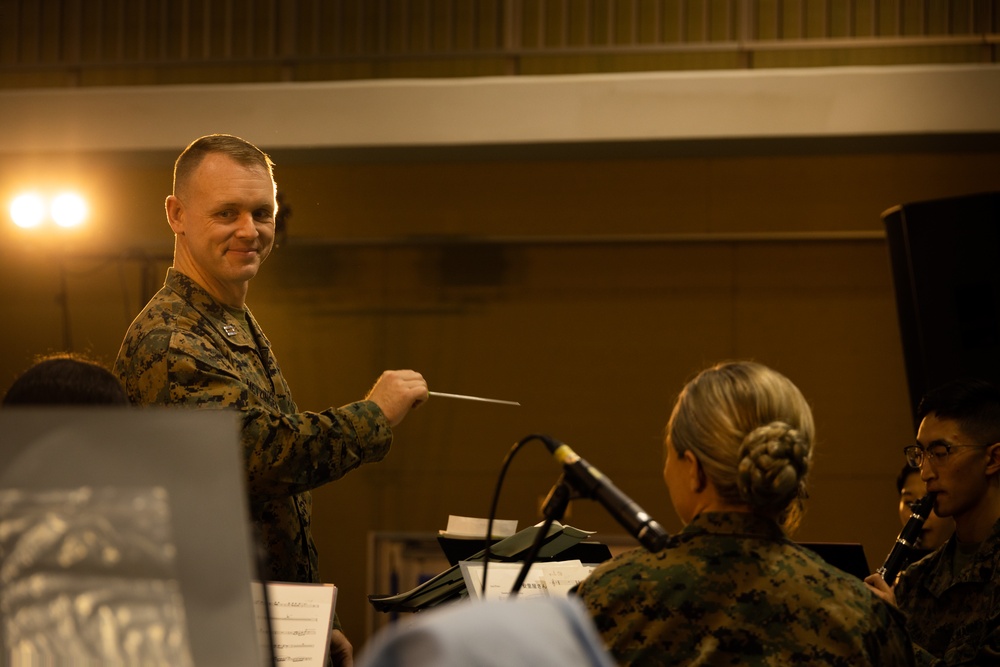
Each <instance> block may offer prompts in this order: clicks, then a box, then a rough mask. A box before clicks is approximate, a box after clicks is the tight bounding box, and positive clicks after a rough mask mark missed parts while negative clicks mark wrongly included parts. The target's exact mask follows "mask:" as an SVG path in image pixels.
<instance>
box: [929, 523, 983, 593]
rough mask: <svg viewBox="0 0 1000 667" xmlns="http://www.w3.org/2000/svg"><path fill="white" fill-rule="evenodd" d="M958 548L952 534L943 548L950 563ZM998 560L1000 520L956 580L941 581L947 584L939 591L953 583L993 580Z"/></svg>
mask: <svg viewBox="0 0 1000 667" xmlns="http://www.w3.org/2000/svg"><path fill="white" fill-rule="evenodd" d="M957 549H958V540H957V539H956V538H955V536H954V535H952V536H951V538H950V539H949V540H948V542H947V544H945V546H944V548H943V549H942V552H943V553H944V555H945V556H946V558H945V560H946V561H947V562H948V563H950V562H952V559H953V558H954V554H955V551H956V550H957ZM998 560H1000V520H998V521H997V522H996V523H994V524H993V532H991V533H990V534H989V536H988V537H987V538H986V539H985V540H983V541H982V543H981V544H980V545H979V548H978V549H976V553H975V555H973V557H972V561H971V562H970V563H969V564H968V565H967V566H966V567H965V568H964V569H963V570H962V571H961V572H959V574H958V576H957V577H955V579H954V580H952V581H942V582H940V583H942V584H945V585H943V586H942V588H941V590H939V591H937V592H938V593H939V594H940V593H941V592H943V590H944V589H946V588H948V586H950V585H951V584H957V583H966V582H971V583H983V584H985V583H988V582H990V581H992V579H993V576H994V574H995V573H996V570H997V565H998ZM930 588H932V589H933V588H934V586H930Z"/></svg>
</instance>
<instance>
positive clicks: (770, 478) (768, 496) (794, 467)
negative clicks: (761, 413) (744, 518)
mask: <svg viewBox="0 0 1000 667" xmlns="http://www.w3.org/2000/svg"><path fill="white" fill-rule="evenodd" d="M810 454H811V447H810V446H809V442H808V441H807V440H806V439H805V438H803V437H802V435H801V434H800V433H799V432H798V431H797V430H796V429H794V428H792V427H791V426H789V425H788V424H786V423H784V422H777V421H776V422H771V423H770V424H767V425H765V426H760V427H758V428H755V429H754V430H753V431H751V432H750V433H749V434H747V436H746V437H745V438H744V439H743V443H742V445H741V446H740V451H739V467H738V468H737V480H736V485H737V488H738V489H739V493H740V498H741V499H742V500H743V501H744V502H746V503H747V504H748V505H750V506H751V507H753V508H754V510H756V511H758V512H760V513H761V514H765V515H770V516H779V515H781V514H782V513H783V512H784V511H785V508H787V507H788V506H789V504H791V502H792V501H793V500H795V499H796V498H797V497H799V496H801V495H803V494H804V488H803V487H804V480H805V477H806V474H807V473H808V472H809V458H810Z"/></svg>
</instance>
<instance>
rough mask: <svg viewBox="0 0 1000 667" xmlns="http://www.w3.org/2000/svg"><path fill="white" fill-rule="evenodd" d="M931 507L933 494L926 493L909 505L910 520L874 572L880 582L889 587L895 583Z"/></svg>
mask: <svg viewBox="0 0 1000 667" xmlns="http://www.w3.org/2000/svg"><path fill="white" fill-rule="evenodd" d="M933 507H934V494H933V493H928V494H927V495H926V496H924V497H923V498H921V499H920V500H918V501H916V502H915V503H913V504H912V505H910V509H911V510H912V511H913V513H912V514H910V518H909V520H908V521H907V522H906V525H905V526H903V530H901V531H900V532H899V537H897V538H896V543H895V544H893V545H892V551H890V552H889V555H888V556H887V557H886V559H885V563H883V564H882V567H880V568H879V569H878V570H876V572H878V573H879V574H880V575H882V580H883V581H884V582H885V583H887V584H889V585H890V586H892V583H893V582H894V581H896V575H898V574H899V571H900V570H901V569H903V567H904V566H905V565H906V561H907V560H908V559H909V557H910V553H911V552H912V550H913V548H914V547H915V546H916V543H917V540H918V539H919V538H920V531H921V529H923V527H924V522H925V521H927V517H928V516H929V515H930V513H931V509H932V508H933Z"/></svg>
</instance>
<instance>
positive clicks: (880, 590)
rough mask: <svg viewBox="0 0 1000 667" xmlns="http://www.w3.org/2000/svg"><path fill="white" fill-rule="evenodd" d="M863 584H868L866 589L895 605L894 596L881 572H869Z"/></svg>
mask: <svg viewBox="0 0 1000 667" xmlns="http://www.w3.org/2000/svg"><path fill="white" fill-rule="evenodd" d="M865 584H866V585H867V586H868V590H870V591H871V592H872V593H873V594H875V595H876V596H877V597H879V598H881V599H882V600H884V601H886V602H888V603H889V604H891V605H892V606H893V607H895V606H896V596H895V594H894V593H893V592H892V588H890V587H889V584H887V583H885V580H884V579H883V578H882V575H881V574H878V573H877V572H876V573H875V574H869V575H868V576H867V577H866V578H865Z"/></svg>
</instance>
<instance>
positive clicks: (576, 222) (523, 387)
mask: <svg viewBox="0 0 1000 667" xmlns="http://www.w3.org/2000/svg"><path fill="white" fill-rule="evenodd" d="M956 146H957V144H956ZM265 148H266V144H265ZM274 156H275V158H276V160H277V162H278V165H279V166H278V172H277V175H278V179H279V184H280V186H281V190H282V191H283V192H284V193H285V195H286V196H287V199H288V202H289V203H290V204H291V206H292V209H293V215H292V218H291V222H290V229H291V236H290V238H289V240H288V241H287V242H286V244H285V245H284V247H282V248H281V249H279V250H278V251H276V252H275V254H274V255H273V256H272V258H271V259H270V260H268V263H267V264H266V265H265V267H264V269H263V271H262V273H261V274H260V275H259V276H258V278H257V279H256V280H255V282H254V284H253V285H252V287H251V291H250V296H249V304H250V306H251V308H252V309H253V310H254V313H255V315H256V316H257V318H258V319H259V320H260V322H261V323H262V325H263V326H264V328H265V330H266V331H267V333H268V335H269V337H270V338H271V341H272V343H273V344H274V349H275V351H276V353H277V355H278V359H279V361H280V362H281V365H282V367H283V369H284V371H285V373H286V375H287V378H288V380H289V382H290V384H291V386H292V389H293V392H294V393H295V396H296V398H297V400H298V402H299V405H300V407H302V408H305V409H318V408H323V407H325V406H327V405H330V404H335V405H336V404H342V403H346V402H349V401H351V400H354V399H357V398H359V397H360V396H361V395H363V394H364V392H365V391H366V389H367V388H368V387H369V386H370V384H371V383H372V382H373V381H374V379H375V377H376V376H377V374H378V373H379V372H380V371H381V370H382V369H384V368H398V367H411V368H415V369H418V370H420V371H422V372H423V373H424V374H425V376H426V377H427V379H428V381H429V382H430V385H431V387H432V388H433V389H438V390H440V391H447V392H457V393H470V394H479V395H485V396H495V397H499V398H507V399H513V400H518V401H520V402H521V403H522V407H520V408H509V407H500V406H490V405H481V404H473V403H465V402H455V401H448V400H445V399H434V400H432V401H431V402H429V403H428V404H427V405H425V406H423V407H421V408H420V409H419V410H417V411H416V412H414V413H412V414H411V415H410V416H409V417H408V418H407V420H406V421H405V422H404V424H403V425H402V426H401V427H400V428H399V429H398V431H397V433H396V441H395V444H394V446H393V450H392V452H391V453H390V454H389V456H388V458H387V459H386V460H385V461H384V462H383V463H381V464H379V465H375V466H369V467H367V468H364V469H361V470H359V471H356V472H354V473H352V474H351V475H349V476H348V477H346V478H345V479H343V480H341V481H340V482H337V483H335V484H331V485H329V486H327V487H325V488H323V489H320V490H318V491H317V493H316V513H315V522H316V524H315V533H316V538H317V541H318V543H319V546H320V550H321V555H322V561H321V566H322V568H323V572H324V575H325V576H326V577H327V578H328V580H330V581H333V582H335V583H336V584H337V585H338V586H339V587H340V598H339V601H338V608H339V610H340V613H341V616H342V619H343V622H344V625H345V627H346V629H347V631H348V634H349V636H350V637H351V638H352V639H353V640H354V641H355V644H356V645H358V646H360V645H361V644H362V643H363V641H364V639H365V636H364V633H365V630H364V616H365V614H366V612H367V609H368V607H367V602H366V597H365V596H366V595H367V594H368V593H372V592H380V591H368V590H365V576H366V553H365V548H366V535H367V533H368V531H371V530H400V531H411V530H415V531H435V530H437V529H439V528H443V527H444V525H445V523H446V521H447V516H448V514H468V515H485V513H486V512H487V510H488V507H489V501H490V498H491V495H492V492H493V487H494V484H495V481H496V475H497V473H498V471H499V466H500V462H501V460H502V458H503V457H504V455H505V454H506V452H507V451H508V449H509V448H510V447H511V445H512V444H513V443H514V442H515V441H516V440H518V439H520V438H522V437H524V436H526V435H528V434H530V433H536V432H545V433H549V434H551V435H553V436H555V437H557V438H559V439H562V440H564V441H566V442H568V443H569V444H571V445H572V446H573V447H574V449H576V451H577V452H578V453H580V454H581V455H583V456H584V457H585V458H587V459H588V460H590V461H591V462H592V463H593V464H594V465H596V466H597V467H599V468H601V469H602V470H603V471H604V472H605V473H606V474H608V475H609V476H610V477H611V478H612V479H613V480H614V481H615V482H616V483H617V484H618V486H620V487H621V488H622V489H623V490H625V491H626V492H627V493H628V494H630V495H631V496H632V497H633V498H634V499H635V500H636V501H637V502H638V503H639V504H640V505H642V506H643V507H644V508H645V509H646V510H647V511H649V512H650V513H652V514H653V515H654V516H655V517H656V518H657V519H659V520H660V521H661V522H662V523H664V524H665V526H666V527H667V528H668V529H669V530H671V531H675V530H677V529H678V528H679V524H678V522H677V520H676V518H675V516H674V514H673V511H672V509H671V507H670V504H669V500H668V497H667V495H666V492H665V489H664V487H663V483H662V480H661V477H660V467H661V461H662V455H661V444H660V439H661V434H662V429H663V426H664V423H665V421H666V418H667V414H668V411H669V408H670V405H671V401H672V399H673V397H674V395H675V394H676V392H677V390H678V389H679V388H680V386H681V385H682V384H683V382H684V380H685V379H686V378H687V377H689V376H690V375H691V374H692V373H694V372H695V371H697V370H699V369H700V368H702V367H704V366H705V365H707V364H710V363H713V362H716V361H718V360H721V359H730V358H754V359H757V360H759V361H762V362H764V363H767V364H769V365H772V366H773V367H775V368H777V369H779V370H781V371H782V372H784V373H786V374H787V375H788V376H789V377H791V378H792V379H793V380H794V381H795V382H797V383H798V384H799V386H800V387H801V388H802V389H803V391H804V393H805V394H806V396H807V397H808V398H809V399H810V400H811V402H812V405H813V407H814V410H815V414H816V419H817V423H818V433H819V439H820V441H819V444H818V447H817V456H816V467H815V474H814V476H813V483H812V489H811V500H810V503H809V509H808V514H807V518H806V521H805V523H804V525H803V527H802V529H801V531H800V533H799V534H798V535H797V537H798V538H800V539H802V540H810V541H826V540H829V541H860V542H862V543H863V544H864V546H865V548H866V551H867V553H868V557H869V561H870V564H871V565H872V567H873V568H874V567H877V566H878V565H879V564H880V563H881V560H882V559H883V558H884V557H885V555H886V553H887V552H888V550H889V548H890V546H891V544H892V542H893V540H894V539H895V536H896V533H897V532H898V530H899V525H898V519H897V515H896V511H895V490H894V488H893V480H894V477H895V474H896V472H897V470H898V468H899V465H900V464H901V463H902V457H901V455H900V451H899V450H900V448H901V447H902V446H903V445H904V444H905V443H906V442H907V441H908V440H909V439H910V438H911V437H912V433H911V427H910V423H909V415H908V403H907V396H906V393H905V392H906V384H905V376H904V369H903V361H902V353H901V349H900V344H899V336H898V330H897V324H896V314H895V304H894V297H893V291H892V284H891V276H890V271H889V265H888V254H887V251H886V248H885V246H884V241H882V240H881V239H880V238H879V237H878V232H879V231H880V230H881V223H880V218H879V214H880V213H881V212H882V211H884V210H885V209H887V208H889V207H890V206H892V205H894V204H898V203H901V202H907V201H915V200H921V199H930V198H937V197H942V196H949V195H957V194H964V193H971V192H977V191H984V190H997V189H1000V152H991V151H987V150H967V151H964V152H963V151H962V150H959V149H958V148H954V149H952V150H945V151H933V152H932V151H929V150H923V151H918V150H914V151H907V152H899V153H891V152H882V151H879V150H876V149H874V148H869V149H865V150H858V151H855V152H850V151H840V152H838V153H836V154H823V153H821V152H817V151H815V150H813V149H811V148H809V147H808V146H807V145H802V146H799V147H797V148H796V147H794V146H793V147H792V148H791V149H789V148H787V147H786V149H784V150H782V151H780V152H779V151H776V150H764V149H761V150H756V151H748V150H740V151H735V150H732V151H730V150H726V149H721V150H720V149H718V148H715V149H713V150H711V151H709V150H705V151H700V152H699V151H697V150H695V151H692V152H691V153H689V154H687V155H681V156H673V157H670V156H666V155H661V156H657V155H646V156H644V157H638V156H635V155H632V156H630V155H628V154H625V153H622V154H619V155H611V156H607V155H606V156H599V155H597V154H595V153H591V154H580V155H577V156H576V157H573V158H568V157H560V156H559V154H558V153H551V154H549V155H546V156H544V157H537V158H529V157H517V156H512V157H508V158H505V159H492V160H487V159H472V158H469V159H458V158H440V159H436V158H430V157H427V158H422V159H419V160H418V159H411V158H407V157H405V155H404V154H401V155H400V156H397V158H396V159H389V160H385V161H380V162H362V161H348V160H340V161H327V160H320V159H314V157H312V158H311V157H310V154H309V153H308V152H302V151H299V152H288V153H287V154H283V153H282V151H280V150H276V151H274ZM171 159H172V155H169V154H161V153H156V152H151V153H144V154H130V155H126V156H121V155H119V156H108V155H93V156H91V157H89V158H88V159H86V160H81V159H80V158H74V159H72V160H67V159H64V158H62V157H61V156H58V155H54V156H49V157H47V158H45V159H37V160H36V159H30V160H29V159H27V158H24V157H23V156H19V157H15V158H8V159H7V160H6V162H5V164H4V165H3V167H2V168H0V182H2V183H4V184H5V185H6V184H9V183H12V182H14V181H17V180H18V179H21V178H23V177H25V176H27V175H30V172H31V170H32V169H34V168H36V167H40V168H42V170H43V171H44V172H45V173H48V174H49V175H51V174H55V173H58V172H59V171H60V170H62V169H63V168H64V167H65V165H66V164H67V162H69V163H73V164H71V167H72V168H71V169H70V171H75V173H76V174H77V175H83V176H86V178H87V179H88V180H89V181H90V183H91V184H92V185H93V187H94V189H95V190H96V191H99V192H103V193H104V194H105V197H104V201H105V203H104V204H99V205H98V211H97V213H99V215H98V216H96V217H97V222H98V224H100V225H105V226H106V227H104V229H103V230H102V231H100V232H94V233H92V235H91V237H92V238H91V239H90V240H87V239H80V240H77V241H64V242H61V243H60V244H59V246H58V247H56V248H43V247H40V245H39V244H38V243H29V242H28V240H27V239H26V238H25V237H24V235H23V234H14V233H13V232H11V231H10V230H9V229H6V228H5V229H4V230H3V231H2V232H0V235H2V236H0V241H2V243H0V310H2V312H3V313H4V318H5V324H4V325H3V327H2V334H0V337H2V338H0V343H2V349H3V350H4V352H3V354H2V355H0V390H3V389H5V388H6V386H7V385H8V384H9V382H10V380H11V379H12V378H13V376H14V374H15V373H16V372H17V371H19V370H21V369H22V368H23V367H24V366H25V365H26V364H27V363H28V361H29V357H30V356H31V355H34V354H37V353H42V352H46V351H50V350H58V349H61V348H62V347H64V341H63V338H62V321H61V311H60V308H59V304H58V302H57V300H56V296H57V294H58V292H59V280H58V276H59V273H58V253H64V254H65V255H66V256H67V259H65V266H66V267H67V269H68V270H69V273H68V283H67V284H68V294H69V312H70V315H71V325H72V327H71V334H72V343H73V346H74V347H75V348H76V349H86V350H89V351H91V352H92V353H93V354H95V355H97V356H99V357H101V358H103V359H104V360H106V361H108V362H110V361H112V360H113V358H114V355H115V353H116V352H117V348H118V345H119V343H120V340H121V337H122V335H123V333H124V330H125V328H126V327H127V325H128V322H129V321H130V320H131V318H132V317H133V316H134V315H135V313H136V312H138V309H139V308H140V307H141V305H142V301H143V296H142V295H141V294H140V273H139V269H140V266H141V263H140V262H138V261H136V260H134V259H131V258H127V257H126V258H122V257H124V255H125V254H126V253H127V252H128V250H129V248H139V247H142V248H145V249H147V250H152V251H155V252H161V253H162V252H168V251H169V248H170V246H169V237H168V230H167V227H166V225H165V223H164V222H163V219H162V198H163V196H164V195H165V194H166V193H167V190H168V189H169V177H170V161H171ZM762 232H780V233H788V234H796V233H802V232H819V233H824V232H845V233H848V238H847V239H845V240H831V239H830V238H829V237H828V236H823V235H822V234H821V235H819V236H818V237H817V238H815V239H808V238H800V239H799V240H780V239H779V240H772V241H760V240H756V241H754V240H749V241H748V240H740V238H739V237H738V236H737V235H739V234H744V233H762ZM853 232H857V234H856V235H855V236H854V237H851V236H850V233H853ZM671 234H704V235H715V239H714V240H712V239H711V238H709V239H702V240H692V241H688V242H683V241H679V240H676V239H674V240H671V238H670V237H669V235H671ZM426 235H432V236H433V235H437V239H436V240H433V239H432V240H430V241H428V240H427V239H426V238H425V239H424V241H423V242H407V240H408V239H410V240H411V241H412V237H414V236H426ZM447 235H466V236H468V237H472V238H473V239H474V238H476V237H479V238H480V240H483V239H489V240H491V241H492V243H485V242H484V243H480V244H478V245H465V246H463V245H451V246H449V245H447V244H444V243H442V238H447ZM626 235H640V236H642V235H645V236H646V237H647V240H646V242H642V243H616V242H614V241H615V239H614V238H609V239H607V242H606V243H583V242H574V241H583V240H584V239H585V238H586V237H588V236H591V237H593V236H609V237H620V236H626ZM529 236H534V237H537V238H536V240H535V242H528V241H526V240H525V239H524V237H529ZM515 237H516V238H515ZM542 237H545V239H546V240H545V242H542ZM787 238H789V239H790V238H792V237H791V236H789V237H787ZM344 239H353V240H354V241H355V242H356V245H353V246H352V245H345V244H343V243H340V244H337V243H336V242H337V241H342V240H344ZM366 239H367V241H365V240H366ZM503 239H507V242H502V241H503ZM81 251H93V252H94V253H95V254H94V256H91V257H85V258H80V257H79V256H78V255H79V253H80V252H81ZM469 257H472V258H473V260H474V261H472V262H470V263H467V264H463V261H462V260H463V259H468V258H469ZM165 266H166V263H165V262H162V261H159V262H156V261H154V262H152V268H153V272H154V274H155V276H156V281H157V282H159V281H160V280H161V279H162V272H163V270H164V268H165ZM443 267H450V268H448V270H445V268H443ZM197 464H198V462H197V461H192V465H197ZM558 473H559V471H558V469H557V466H556V464H555V463H554V462H553V461H552V460H551V458H550V457H549V456H548V455H547V454H546V453H545V452H544V449H543V447H542V446H541V445H540V444H538V445H534V446H532V447H529V448H527V449H525V450H524V451H523V452H522V453H521V454H520V456H519V457H518V459H516V460H515V463H514V465H513V467H512V470H511V472H510V473H509V474H508V477H507V483H506V486H505V488H504V492H503V495H502V497H501V503H500V512H501V514H502V515H503V516H504V517H508V518H516V519H518V520H519V521H520V522H521V525H527V524H529V523H532V522H534V521H536V520H537V518H538V517H537V509H538V502H539V499H540V497H542V496H544V495H545V493H546V492H547V491H548V490H549V488H550V487H551V486H552V484H553V483H554V482H555V480H556V478H557V477H558ZM567 522H569V523H572V524H573V525H577V526H579V527H581V528H586V529H591V530H597V531H599V532H600V533H604V534H617V533H620V530H619V529H618V527H617V525H616V524H614V523H613V522H612V521H611V520H610V519H609V518H608V517H607V515H606V514H605V512H604V511H603V510H602V509H601V508H600V507H599V506H596V505H595V504H594V503H590V502H579V501H578V502H576V503H574V506H573V508H572V515H571V517H570V518H569V519H568V520H567Z"/></svg>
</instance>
